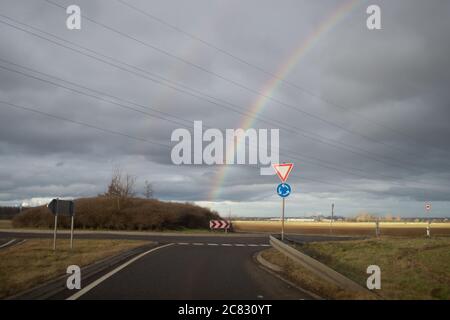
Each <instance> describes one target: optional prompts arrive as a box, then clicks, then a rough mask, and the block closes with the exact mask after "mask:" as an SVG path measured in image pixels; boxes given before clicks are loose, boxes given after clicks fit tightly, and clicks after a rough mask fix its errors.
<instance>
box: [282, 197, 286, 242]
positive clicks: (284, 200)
mask: <svg viewBox="0 0 450 320" xmlns="http://www.w3.org/2000/svg"><path fill="white" fill-rule="evenodd" d="M285 202H286V199H285V198H283V209H282V211H281V241H283V240H284V207H285Z"/></svg>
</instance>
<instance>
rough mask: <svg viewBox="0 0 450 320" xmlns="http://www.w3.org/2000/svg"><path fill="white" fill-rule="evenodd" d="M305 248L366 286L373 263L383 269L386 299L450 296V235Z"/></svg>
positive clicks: (326, 243) (375, 240)
mask: <svg viewBox="0 0 450 320" xmlns="http://www.w3.org/2000/svg"><path fill="white" fill-rule="evenodd" d="M299 248H300V250H301V251H303V252H305V253H307V254H309V255H310V256H312V257H314V258H316V259H317V260H319V261H321V262H323V263H325V264H327V265H328V266H330V267H331V268H333V269H334V270H336V271H338V272H340V273H342V274H344V275H345V276H347V277H349V278H351V279H353V280H354V281H356V282H358V283H359V284H361V285H363V286H365V283H366V279H367V276H368V275H367V274H366V268H367V267H368V266H369V265H378V266H379V267H380V268H381V290H377V293H379V294H380V295H381V296H382V297H383V298H385V299H421V300H429V299H443V300H449V299H450V238H447V237H446V238H432V239H425V238H381V239H370V240H357V241H356V240H355V241H339V242H316V243H308V244H304V245H302V246H300V247H299Z"/></svg>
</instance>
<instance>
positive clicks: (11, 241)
mask: <svg viewBox="0 0 450 320" xmlns="http://www.w3.org/2000/svg"><path fill="white" fill-rule="evenodd" d="M14 241H16V239H12V240H10V241H8V242H7V243H4V244H2V245H1V246H0V248H3V247H6V246H8V245H9V244H11V243H13V242H14Z"/></svg>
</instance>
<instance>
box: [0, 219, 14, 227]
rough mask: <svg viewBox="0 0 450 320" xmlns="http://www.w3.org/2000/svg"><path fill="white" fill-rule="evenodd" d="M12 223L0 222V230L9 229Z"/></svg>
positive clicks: (7, 221) (9, 221)
mask: <svg viewBox="0 0 450 320" xmlns="http://www.w3.org/2000/svg"><path fill="white" fill-rule="evenodd" d="M11 228H12V221H11V220H0V229H11Z"/></svg>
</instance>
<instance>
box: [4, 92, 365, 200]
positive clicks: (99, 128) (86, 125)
mask: <svg viewBox="0 0 450 320" xmlns="http://www.w3.org/2000/svg"><path fill="white" fill-rule="evenodd" d="M0 104H2V105H6V106H9V107H11V108H15V109H19V110H23V111H27V112H32V113H35V114H39V115H42V116H46V117H49V118H53V119H56V120H60V121H65V122H69V123H73V124H77V125H80V126H84V127H88V128H91V129H95V130H98V131H102V132H105V133H109V134H113V135H119V136H122V137H125V138H128V139H132V140H137V141H140V142H144V143H148V144H152V145H158V146H162V147H165V148H172V147H171V146H169V145H166V144H162V143H159V142H155V141H152V140H148V139H144V138H141V137H136V136H133V135H130V134H126V133H123V132H119V131H115V130H111V129H107V128H103V127H99V126H96V125H93V124H90V123H86V122H82V121H78V120H73V119H70V118H67V117H63V116H59V115H55V114H52V113H47V112H44V111H41V110H39V109H35V108H31V107H28V106H23V105H18V104H15V103H12V102H8V101H4V100H0ZM303 180H310V181H313V182H318V183H321V184H326V185H330V186H338V187H342V188H345V189H347V190H348V189H354V188H352V187H349V186H345V185H342V184H339V183H332V182H328V181H322V180H319V179H313V178H304V179H303ZM355 190H356V189H355ZM358 191H361V190H358Z"/></svg>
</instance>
